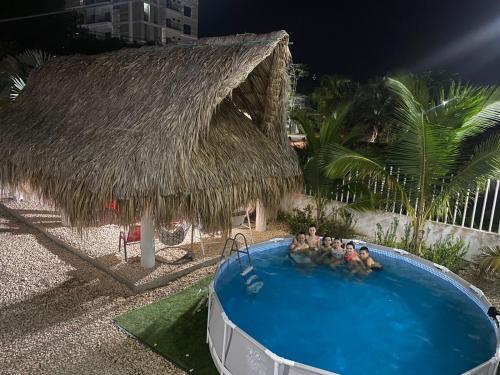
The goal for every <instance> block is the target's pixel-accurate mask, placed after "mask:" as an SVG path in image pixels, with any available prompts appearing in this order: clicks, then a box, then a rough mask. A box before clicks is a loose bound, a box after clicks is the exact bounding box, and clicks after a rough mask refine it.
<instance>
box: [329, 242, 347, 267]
mask: <svg viewBox="0 0 500 375" xmlns="http://www.w3.org/2000/svg"><path fill="white" fill-rule="evenodd" d="M331 255H332V256H331V261H330V266H333V267H334V266H339V265H341V264H344V263H345V260H344V257H345V250H344V249H343V248H342V239H341V238H338V237H335V238H334V239H333V246H332V251H331Z"/></svg>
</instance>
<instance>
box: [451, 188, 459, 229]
mask: <svg viewBox="0 0 500 375" xmlns="http://www.w3.org/2000/svg"><path fill="white" fill-rule="evenodd" d="M459 199H460V193H457V199H455V210H454V211H453V222H452V224H453V225H455V221H456V220H457V211H458V200H459Z"/></svg>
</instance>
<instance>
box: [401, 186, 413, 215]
mask: <svg viewBox="0 0 500 375" xmlns="http://www.w3.org/2000/svg"><path fill="white" fill-rule="evenodd" d="M403 186H404V187H406V177H405V178H404V179H403ZM409 199H410V196H409V195H408V200H409ZM402 214H403V201H401V203H400V204H399V215H402Z"/></svg>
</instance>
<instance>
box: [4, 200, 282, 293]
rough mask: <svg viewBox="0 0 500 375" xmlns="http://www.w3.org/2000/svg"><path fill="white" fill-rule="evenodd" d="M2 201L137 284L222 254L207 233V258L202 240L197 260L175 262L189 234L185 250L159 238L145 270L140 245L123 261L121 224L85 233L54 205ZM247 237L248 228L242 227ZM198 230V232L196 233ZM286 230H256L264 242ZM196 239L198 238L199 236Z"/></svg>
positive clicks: (216, 240)
mask: <svg viewBox="0 0 500 375" xmlns="http://www.w3.org/2000/svg"><path fill="white" fill-rule="evenodd" d="M0 201H1V203H2V204H4V205H5V206H7V207H8V208H10V209H12V210H13V211H15V212H16V213H18V214H20V215H22V216H24V217H25V218H27V219H29V220H30V221H31V222H33V223H35V224H38V225H40V226H42V227H43V228H44V229H45V230H47V231H48V232H49V233H51V234H52V235H54V236H56V237H58V238H59V239H61V240H62V241H64V242H65V243H67V244H69V245H71V246H73V247H74V248H77V249H79V250H80V251H82V252H83V253H85V254H87V255H88V256H90V257H92V258H94V259H96V260H97V261H98V262H99V263H100V264H102V265H103V266H105V267H106V268H108V269H110V270H112V271H114V272H116V273H118V274H119V275H121V276H123V277H125V278H126V279H128V280H129V281H130V282H132V283H134V284H135V285H141V284H144V283H148V282H150V281H153V280H155V279H157V278H160V277H162V276H164V275H166V274H169V273H172V272H176V271H180V270H182V269H184V268H187V267H191V266H193V265H195V264H197V263H201V262H204V261H206V260H207V259H210V258H212V257H214V256H218V255H219V254H220V250H221V247H222V244H221V241H222V240H221V238H220V236H219V237H213V236H210V235H204V240H205V257H203V256H202V253H201V247H200V244H199V243H195V245H194V252H195V254H196V259H195V260H194V261H191V262H186V263H181V264H172V263H173V262H174V263H175V261H176V260H178V259H180V258H181V257H182V256H184V255H185V254H186V250H184V249H188V248H189V247H190V246H189V245H190V241H191V238H190V235H187V236H186V239H185V241H184V243H183V246H184V249H176V248H168V249H166V246H165V245H164V244H162V243H161V242H160V241H159V240H158V239H157V240H156V243H155V248H156V254H157V255H156V259H157V263H156V266H155V268H153V269H148V270H146V269H144V268H142V266H141V264H140V248H139V244H133V245H129V246H128V247H127V250H128V257H129V259H128V262H125V261H124V257H123V252H118V237H119V233H120V229H121V228H120V227H119V226H118V225H103V226H100V227H98V228H87V229H86V230H85V232H84V233H78V232H77V231H76V230H74V229H72V228H69V227H65V226H63V225H62V222H61V216H60V214H59V213H58V212H57V211H55V210H54V208H53V207H51V206H49V205H47V204H44V203H43V202H39V201H37V200H24V201H20V202H19V201H14V200H10V199H3V200H0ZM239 231H240V232H242V233H243V234H245V236H247V238H250V237H249V231H248V230H239ZM195 233H196V232H195ZM284 235H286V232H285V231H284V230H283V228H282V227H279V226H278V227H276V226H275V227H270V228H269V230H268V231H266V232H263V233H253V237H254V240H255V241H257V242H260V241H264V240H267V239H270V238H273V237H282V236H284ZM197 237H198V238H195V240H197V239H199V236H197Z"/></svg>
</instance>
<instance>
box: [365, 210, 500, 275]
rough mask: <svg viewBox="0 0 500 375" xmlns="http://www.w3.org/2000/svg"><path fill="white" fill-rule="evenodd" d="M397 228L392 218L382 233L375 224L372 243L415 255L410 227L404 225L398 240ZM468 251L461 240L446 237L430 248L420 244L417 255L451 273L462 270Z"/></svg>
mask: <svg viewBox="0 0 500 375" xmlns="http://www.w3.org/2000/svg"><path fill="white" fill-rule="evenodd" d="M398 226H399V220H398V219H397V218H394V219H393V221H392V223H391V225H390V226H389V228H388V229H387V230H386V231H385V232H384V230H383V229H382V225H381V224H380V223H377V230H376V232H375V239H374V242H375V243H376V244H378V245H382V246H387V247H392V248H396V249H403V250H408V251H409V252H411V253H416V251H415V248H414V247H413V246H411V239H412V233H411V230H412V228H411V226H410V225H405V228H404V234H403V236H402V237H401V238H400V239H398V238H397V229H398ZM468 249H469V245H466V244H465V241H464V240H463V239H462V238H458V239H455V238H454V237H453V236H450V235H448V236H446V237H442V238H440V239H439V240H438V241H437V242H436V243H434V244H433V245H431V246H428V245H426V244H425V243H422V249H421V251H420V253H419V254H417V255H419V256H421V257H422V258H424V259H427V260H429V261H431V262H434V263H437V264H440V265H443V266H445V267H446V268H448V269H449V270H451V271H452V272H456V271H458V270H460V269H462V268H463V266H464V264H465V261H464V259H463V257H464V256H465V254H467V251H468ZM499 265H500V264H499Z"/></svg>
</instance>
